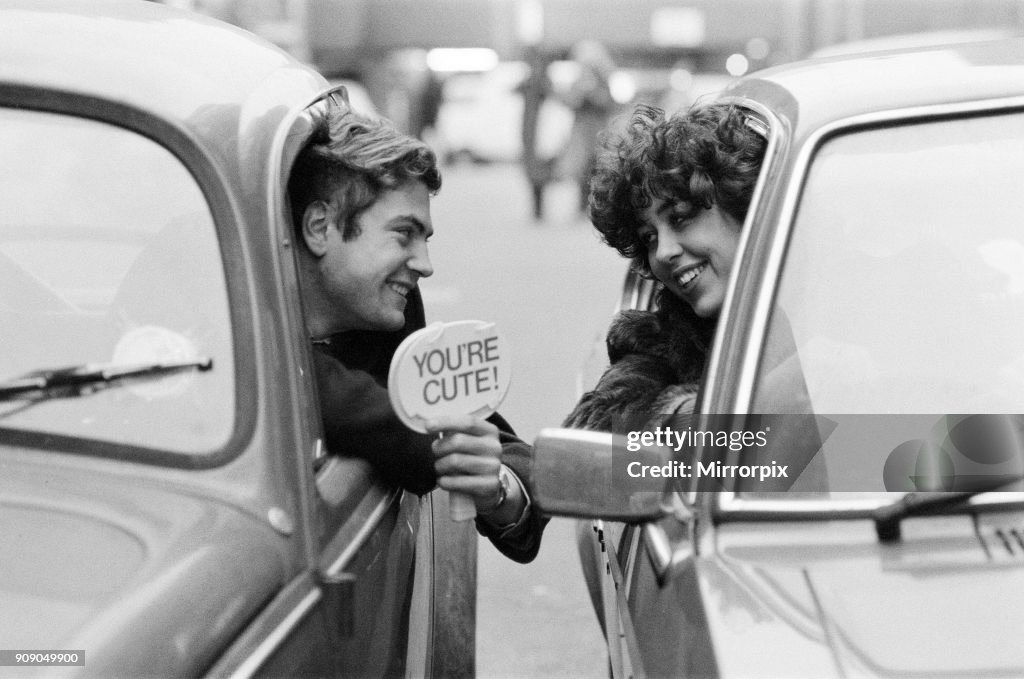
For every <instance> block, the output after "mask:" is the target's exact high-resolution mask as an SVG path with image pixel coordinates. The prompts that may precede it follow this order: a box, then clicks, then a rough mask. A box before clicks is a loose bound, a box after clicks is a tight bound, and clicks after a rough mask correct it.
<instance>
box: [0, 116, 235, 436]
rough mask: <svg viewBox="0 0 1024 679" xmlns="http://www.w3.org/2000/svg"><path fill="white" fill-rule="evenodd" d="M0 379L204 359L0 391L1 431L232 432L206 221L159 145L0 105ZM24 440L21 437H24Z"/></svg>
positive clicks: (220, 297) (227, 331) (216, 274)
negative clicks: (191, 365)
mask: <svg viewBox="0 0 1024 679" xmlns="http://www.w3.org/2000/svg"><path fill="white" fill-rule="evenodd" d="M0 337H2V341H0V345H2V346H3V351H0V381H3V382H9V381H10V380H12V379H15V378H18V377H21V376H24V375H26V374H29V373H32V372H34V371H40V370H52V369H57V368H65V367H70V366H81V365H87V364H114V365H117V366H124V365H140V364H148V363H153V362H178V361H182V362H187V361H194V360H197V359H200V358H210V359H212V361H213V367H212V369H211V370H209V371H206V372H196V371H185V372H179V373H175V374H173V375H168V376H164V377H159V378H155V379H145V380H133V381H131V382H123V383H121V384H117V385H114V386H111V387H109V388H105V389H100V390H98V391H96V392H95V393H91V394H80V395H76V396H70V395H69V396H67V397H63V398H47V399H45V400H37V401H31V400H18V399H15V400H9V399H5V400H3V401H0V428H3V429H4V430H7V431H8V432H12V431H19V432H21V434H19V437H20V438H19V440H28V441H29V442H30V443H31V441H32V436H31V435H32V434H33V433H37V434H39V435H40V438H39V440H44V439H45V440H47V441H48V443H47V444H46V445H48V446H52V445H53V441H54V440H61V439H56V438H54V437H53V436H52V435H58V437H73V438H70V439H68V443H67V445H68V446H71V445H74V443H73V442H74V441H75V440H81V439H89V440H94V441H102V442H109V443H114V444H117V445H120V446H130V447H138V446H141V447H145V448H155V449H161V450H168V451H173V452H182V453H197V454H201V453H207V452H211V451H216V450H217V449H218V448H219V447H221V446H222V445H223V444H224V443H225V442H226V441H227V440H228V438H229V437H230V434H231V432H232V429H233V427H234V410H235V399H234V393H235V390H234V356H233V350H232V344H231V327H230V321H229V313H228V301H227V292H226V286H225V278H224V272H223V268H222V265H221V257H220V251H219V248H218V242H217V236H216V231H215V229H214V224H213V219H212V217H211V213H210V210H209V207H208V206H207V203H206V200H205V198H204V196H203V193H202V191H201V190H200V188H199V186H198V185H197V184H196V182H195V180H194V179H193V177H192V176H191V175H190V174H189V172H188V171H187V170H186V168H185V167H184V166H183V165H182V164H181V162H180V161H179V160H178V159H177V158H176V157H175V156H174V155H172V154H171V153H170V152H169V151H168V150H167V149H165V148H164V147H162V146H160V145H159V144H157V143H155V142H154V141H152V140H150V139H148V138H146V137H143V136H141V135H139V134H136V133H135V132H131V131H129V130H126V129H122V128H119V127H116V126H113V125H108V124H105V123H101V122H98V121H93V120H85V119H80V118H75V117H72V116H66V115H60V114H55V113H46V112H38V111H25V110H10V109H8V110H4V109H0ZM25 435H28V438H27V439H26V438H25Z"/></svg>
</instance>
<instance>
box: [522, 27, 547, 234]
mask: <svg viewBox="0 0 1024 679" xmlns="http://www.w3.org/2000/svg"><path fill="white" fill-rule="evenodd" d="M526 49H527V53H526V63H527V64H528V65H529V67H530V71H529V73H528V74H527V75H526V78H525V79H524V80H523V82H522V84H520V86H519V92H520V93H521V94H522V96H523V123H522V129H521V137H522V143H523V151H522V163H523V170H524V171H525V172H526V180H527V181H528V182H529V184H530V197H531V199H532V201H533V217H534V219H542V218H543V217H544V189H545V188H546V187H547V185H548V182H550V181H551V176H552V172H553V165H554V159H553V158H550V157H547V156H546V155H545V154H544V153H543V152H542V150H541V148H540V144H539V140H538V136H539V132H540V124H541V123H540V118H541V110H542V109H543V107H544V102H545V100H546V99H547V97H548V95H549V94H551V80H550V78H548V62H547V59H545V57H544V53H543V52H542V51H541V49H540V48H539V47H537V46H536V45H531V46H529V47H527V48H526Z"/></svg>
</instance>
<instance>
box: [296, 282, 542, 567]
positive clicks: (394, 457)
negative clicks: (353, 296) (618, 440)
mask: <svg viewBox="0 0 1024 679" xmlns="http://www.w3.org/2000/svg"><path fill="white" fill-rule="evenodd" d="M424 325H425V320H424V313H423V302H422V299H421V297H420V295H419V290H418V289H417V290H414V291H413V292H412V293H410V295H409V302H408V304H407V306H406V323H405V327H404V328H402V329H401V330H399V331H396V332H382V331H352V332H347V333H341V334H338V335H335V336H333V337H331V338H330V340H329V341H327V342H316V343H314V345H313V369H314V372H315V375H316V383H317V393H318V398H319V401H320V412H321V414H322V416H323V426H324V436H325V438H326V443H327V450H328V452H329V453H330V454H334V455H346V456H351V457H357V458H361V459H365V460H366V461H368V462H369V463H370V464H371V465H372V466H373V469H374V471H375V472H376V473H377V474H378V476H379V477H380V478H381V479H382V480H383V481H384V482H386V483H389V484H393V485H397V486H400V487H402V488H404V489H405V490H408V491H411V492H413V493H416V494H417V495H423V494H424V493H428V492H430V491H431V490H433V489H434V488H435V487H436V486H437V475H436V474H435V472H434V454H433V451H432V450H431V442H432V441H433V438H432V437H430V436H428V435H425V434H420V433H417V432H414V431H412V430H411V429H409V428H408V427H406V426H405V425H404V424H403V423H402V421H401V420H399V419H398V416H397V415H396V414H395V411H394V409H393V408H392V407H391V401H390V399H389V397H388V391H387V386H386V385H387V376H388V369H389V368H390V365H391V357H392V356H393V355H394V353H395V350H396V349H397V348H398V345H399V344H401V343H402V340H403V339H405V338H406V337H407V336H408V335H409V334H410V333H412V332H414V331H415V330H418V329H419V328H422V327H424ZM488 419H489V421H490V422H491V423H492V424H494V425H496V426H497V427H498V429H499V430H500V432H501V433H500V440H501V444H502V455H501V461H502V462H503V463H504V464H505V465H506V466H508V467H509V468H511V469H512V470H513V471H514V472H515V473H516V475H517V476H518V477H519V478H520V479H521V480H522V481H523V484H524V485H525V486H526V488H527V489H528V488H530V467H531V464H530V461H531V458H532V448H531V447H530V446H529V445H528V444H527V443H525V442H523V441H521V440H520V439H519V438H518V437H516V435H515V432H514V431H513V430H512V428H511V426H509V424H508V422H506V421H505V420H504V418H502V417H501V416H500V415H498V414H495V415H492V416H491V417H490V418H488ZM545 523H546V522H545V521H543V520H541V519H540V517H539V515H538V512H537V511H533V512H531V515H530V517H529V518H528V519H527V521H526V522H525V524H524V525H523V526H521V527H519V528H518V529H517V530H515V531H507V532H505V533H504V534H501V533H500V531H498V530H496V529H495V528H494V527H493V526H491V525H489V524H487V523H485V522H483V521H481V520H479V519H478V520H477V529H478V530H479V531H480V533H481V534H483V535H486V536H487V537H488V538H489V539H490V540H491V542H493V543H494V545H495V546H496V547H497V548H498V549H499V550H500V551H501V552H502V553H503V554H505V555H506V556H508V557H509V558H510V559H513V560H515V561H519V562H522V563H525V562H528V561H532V560H533V558H534V557H535V556H536V555H537V550H538V549H539V547H540V538H541V534H542V533H543V529H544V524H545Z"/></svg>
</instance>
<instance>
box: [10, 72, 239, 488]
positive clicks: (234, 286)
mask: <svg viewBox="0 0 1024 679" xmlns="http://www.w3.org/2000/svg"><path fill="white" fill-rule="evenodd" d="M0 108H9V109H20V110H25V111H38V112H41V113H49V114H57V115H66V116H72V117H76V118H81V119H86V120H92V121H96V122H99V123H103V124H106V125H111V126H114V127H117V128H120V129H123V130H126V131H128V132H130V133H134V134H136V135H139V136H142V137H144V138H147V139H149V140H150V141H152V142H154V143H155V144H157V145H159V146H161V147H162V148H164V149H165V150H167V151H168V152H169V153H170V154H171V155H172V156H173V157H174V158H175V159H176V160H177V161H178V162H180V163H181V165H182V166H183V167H184V169H185V170H186V171H187V172H188V173H189V174H190V175H191V176H192V178H193V180H194V181H195V182H196V184H197V186H198V188H199V190H200V192H201V193H202V195H203V197H204V199H205V201H206V204H207V207H208V208H209V210H210V214H211V217H212V219H213V223H214V227H215V229H216V235H217V242H218V248H219V252H220V259H221V265H222V267H223V269H224V276H225V283H226V287H227V294H228V306H229V311H230V318H231V332H232V346H233V350H234V359H235V365H234V370H235V419H234V427H233V428H232V432H231V434H230V436H229V437H228V440H227V441H226V442H225V443H224V444H223V445H221V446H220V447H219V449H217V450H212V451H209V452H207V453H199V454H197V453H183V452H175V451H170V450H165V449H161V448H154V447H148V446H141V445H130V444H121V443H117V442H114V441H105V440H99V439H85V438H79V437H75V436H68V435H54V434H51V433H46V432H33V431H25V430H21V429H8V428H4V427H3V426H2V423H0V436H2V437H3V440H4V442H5V443H6V444H9V445H14V446H21V447H25V448H32V449H38V450H46V451H54V452H61V453H71V454H76V455H87V456H94V457H102V458H108V459H115V460H125V461H127V460H130V461H132V462H139V463H142V464H148V465H154V466H161V467H172V468H183V469H210V468H214V467H219V466H222V465H224V464H226V463H228V462H230V461H231V460H233V459H235V458H236V457H238V456H239V455H240V454H241V453H242V451H243V450H245V448H246V444H247V443H248V441H249V440H250V439H251V438H252V436H253V433H254V430H255V424H256V410H257V403H256V401H257V398H256V392H257V389H256V386H257V381H256V366H255V359H254V358H253V357H254V355H255V342H254V337H253V335H254V333H253V332H252V331H251V328H252V326H253V315H252V313H251V309H250V291H249V290H248V287H247V284H246V283H247V281H248V280H249V279H250V272H249V268H250V267H249V264H248V263H247V262H245V261H243V259H244V258H242V257H231V256H229V253H230V252H231V251H232V250H234V251H235V252H244V248H243V245H242V236H241V233H240V217H239V216H238V215H237V213H236V212H235V210H234V209H233V197H232V192H231V191H230V190H229V189H228V187H227V185H228V182H227V181H226V179H225V177H224V176H223V175H222V173H221V172H220V171H219V170H218V169H217V167H216V166H215V165H214V163H213V162H212V160H211V159H210V158H209V157H208V155H207V154H206V152H205V151H204V149H203V148H202V144H201V142H199V141H198V140H197V139H195V137H194V136H193V135H191V134H189V133H188V132H187V131H186V130H185V129H183V128H182V127H179V126H177V125H175V124H174V123H172V122H171V121H169V120H167V119H164V118H161V117H159V116H157V115H154V114H152V113H150V112H148V111H145V110H141V109H138V108H135V107H133V106H130V105H127V104H124V103H122V102H118V101H114V100H110V99H106V98H103V97H98V96H94V95H86V94H82V93H78V92H69V91H65V90H56V89H49V88H44V87H38V86H29V85H22V84H16V83H0Z"/></svg>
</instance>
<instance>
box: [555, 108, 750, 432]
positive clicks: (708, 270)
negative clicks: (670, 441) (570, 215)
mask: <svg viewBox="0 0 1024 679" xmlns="http://www.w3.org/2000/svg"><path fill="white" fill-rule="evenodd" d="M766 146H767V141H766V140H765V138H764V136H763V135H762V133H761V132H760V131H759V130H758V126H757V125H756V124H753V123H752V121H751V118H750V116H749V114H747V113H745V112H744V111H743V110H742V109H740V108H738V107H736V106H735V105H732V104H725V103H712V104H707V105H697V106H695V107H693V108H690V109H689V110H686V111H682V112H680V113H678V114H676V115H675V116H673V117H666V116H665V114H664V112H663V111H662V110H661V109H658V108H655V107H653V106H648V105H643V104H641V105H638V106H637V107H636V108H635V110H634V112H633V115H632V117H631V118H630V120H629V123H628V125H626V126H625V128H624V129H622V130H620V131H618V132H612V133H610V134H609V135H608V137H607V138H606V140H605V142H604V145H603V148H602V151H601V153H600V155H599V156H598V160H597V166H596V169H595V171H594V173H593V175H592V176H591V182H590V218H591V221H592V222H593V223H594V226H595V227H596V228H597V230H598V231H599V232H600V233H601V236H602V238H603V240H604V241H605V242H606V243H607V244H608V245H610V246H611V247H613V248H615V249H616V250H618V251H619V253H620V254H622V255H623V256H624V257H628V258H630V259H632V261H633V267H634V269H635V270H636V271H637V272H638V273H640V274H641V275H643V276H647V277H653V278H655V279H657V280H658V281H659V282H660V283H661V286H660V289H659V291H658V292H657V294H656V309H655V310H654V311H649V312H648V311H625V312H623V313H621V314H619V316H618V317H616V319H615V321H614V322H613V323H612V326H611V329H610V330H609V332H608V338H607V345H608V356H609V359H610V361H611V366H610V367H609V368H608V370H607V371H606V372H605V374H604V375H603V376H602V377H601V380H600V381H599V382H598V385H597V386H596V387H595V389H594V390H593V391H590V392H588V393H586V394H584V396H583V398H582V399H581V400H580V403H579V404H578V405H577V406H576V408H575V409H574V410H573V412H572V413H571V414H570V415H569V417H568V418H567V419H566V423H565V424H566V426H570V427H582V428H588V429H603V430H610V429H611V424H612V417H613V416H616V415H619V416H630V415H651V414H655V413H661V412H687V411H689V410H692V407H693V403H692V402H693V400H694V397H695V394H696V391H697V385H698V383H699V381H700V378H701V375H702V373H703V370H704V365H705V362H706V358H707V352H708V349H709V347H710V344H711V340H712V337H713V335H714V331H715V325H716V323H717V320H718V315H719V313H720V312H721V309H722V303H723V301H724V299H725V291H726V287H727V285H728V282H729V275H730V272H731V271H732V266H733V261H734V258H735V256H736V249H737V245H738V243H739V238H740V231H741V229H742V226H743V222H744V220H745V219H746V216H747V209H748V207H749V205H750V200H751V196H752V195H753V192H754V185H755V183H756V182H757V177H758V173H759V172H760V169H761V163H762V161H763V160H764V155H765V149H766Z"/></svg>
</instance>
